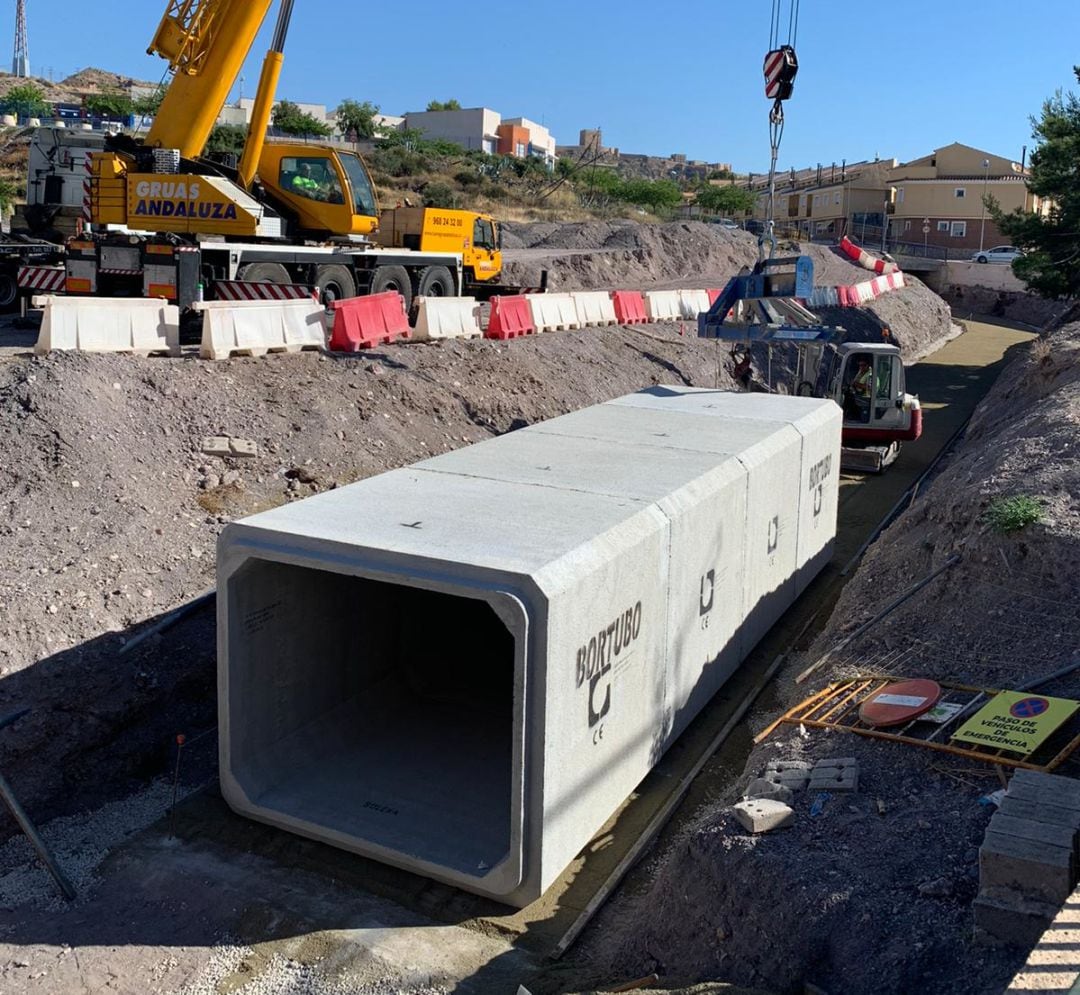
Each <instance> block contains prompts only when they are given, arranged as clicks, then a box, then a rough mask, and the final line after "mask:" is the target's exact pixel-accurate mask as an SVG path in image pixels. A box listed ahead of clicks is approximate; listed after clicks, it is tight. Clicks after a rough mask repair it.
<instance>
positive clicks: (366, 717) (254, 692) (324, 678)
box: [218, 392, 840, 905]
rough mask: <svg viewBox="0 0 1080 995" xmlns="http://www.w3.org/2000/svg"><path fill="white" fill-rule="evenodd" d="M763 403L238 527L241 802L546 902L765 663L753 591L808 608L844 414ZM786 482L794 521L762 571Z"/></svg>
mask: <svg viewBox="0 0 1080 995" xmlns="http://www.w3.org/2000/svg"><path fill="white" fill-rule="evenodd" d="M636 396H637V397H639V398H641V395H636ZM737 400H738V399H737ZM741 400H742V401H743V402H745V404H746V405H747V406H746V407H745V408H743V407H742V405H741V404H736V407H737V408H739V409H740V410H742V413H743V416H742V417H731V418H721V417H717V416H716V415H715V413H713V412H711V411H710V412H701V411H698V412H695V411H693V410H690V409H691V408H692V404H691V403H689V402H688V401H686V400H685V399H683V398H682V396H681V395H680V394H679V393H677V392H675V393H672V394H671V395H670V396H668V397H664V396H659V395H651V396H646V397H645V398H642V403H641V404H634V403H632V402H633V398H629V399H621V401H620V402H613V403H609V404H604V405H600V406H598V407H595V408H591V409H588V410H587V411H584V412H578V413H576V414H574V415H568V416H566V417H564V418H559V419H554V420H552V421H550V422H545V423H543V424H541V425H537V426H533V427H531V428H528V429H523V430H521V431H518V432H514V433H511V434H509V435H506V436H502V437H500V438H498V439H494V440H491V441H488V442H485V443H482V444H479V445H476V446H473V447H470V448H468V449H464V450H459V451H458V452H455V453H449V454H446V455H445V456H441V457H437V458H435V459H432V460H428V461H426V462H424V463H422V464H419V465H417V466H415V467H411V468H409V469H404V470H397V471H393V472H391V473H387V474H383V475H381V476H379V477H375V478H372V479H369V480H366V481H363V482H361V483H359V484H354V485H352V486H351V487H347V488H342V489H340V490H337V491H333V492H330V493H327V494H323V495H319V496H317V497H314V498H310V499H308V500H306V501H302V502H298V503H296V504H292V505H289V506H287V507H283V508H278V509H274V510H273V511H269V512H265V513H263V514H261V515H257V516H255V517H253V518H250V519H247V520H245V521H243V522H239V523H235V524H232V525H230V526H228V527H227V528H226V530H225V532H224V533H223V535H222V537H221V540H220V542H219V558H218V582H219V592H220V594H219V601H218V611H219V619H218V621H219V629H218V638H219V647H218V649H219V700H220V702H221V705H220V727H221V771H222V774H221V777H222V789H223V792H224V795H225V797H226V799H227V800H228V802H229V804H230V805H232V807H233V808H234V809H236V810H237V811H238V812H240V813H241V814H244V815H247V816H250V817H252V818H256V819H259V820H261V821H265V822H268V823H271V824H274V825H277V826H280V827H282V828H284V829H288V830H290V831H293V832H297V833H300V834H301V835H305V836H308V837H311V838H314V839H318V840H322V841H324V842H328V843H331V844H333V845H336V846H340V847H342V848H345V849H348V850H352V851H354V852H357V853H361V854H364V855H367V856H370V857H373V858H375V859H378V860H382V861H385V862H387V863H390V864H394V865H396V866H400V867H404V868H406V869H409V870H412V871H416V872H418V873H421V874H425V875H428V876H430V877H433V878H436V879H438V880H441V881H446V882H449V883H451V884H454V885H458V886H460V887H462V888H465V889H467V890H469V891H473V892H476V893H479V894H482V895H487V896H490V897H493V898H496V899H498V900H501V901H504V902H508V903H511V904H516V905H525V904H528V903H529V902H531V901H533V900H535V899H536V898H537V897H539V896H540V894H542V893H543V891H544V890H545V889H546V888H547V886H548V885H549V884H550V883H551V882H552V881H553V880H554V879H555V878H556V877H557V876H558V875H559V874H560V873H561V872H562V870H563V869H564V868H565V866H566V865H567V864H568V863H569V862H570V861H571V860H572V859H573V858H574V856H575V855H576V854H577V853H578V852H579V851H580V849H581V848H582V847H583V846H584V845H585V844H586V843H587V842H588V840H589V839H590V838H591V837H592V836H593V835H594V834H595V832H596V831H597V830H598V829H599V828H600V826H602V825H603V823H604V822H605V821H606V820H607V819H608V818H609V817H610V815H611V813H612V812H613V811H614V810H615V809H616V808H617V807H618V806H619V805H620V804H621V803H622V801H623V800H624V799H625V798H626V796H627V795H628V794H630V793H631V792H632V791H633V789H634V788H635V787H636V785H637V784H638V783H639V782H640V781H641V779H642V778H643V777H644V776H645V774H646V773H647V772H648V771H649V769H650V768H651V767H652V766H653V765H654V764H655V763H656V761H657V759H658V758H659V757H660V756H661V754H662V753H663V752H664V750H665V749H666V748H667V747H668V746H669V745H670V743H671V742H672V740H673V739H674V737H675V736H676V735H677V734H678V732H679V731H680V730H681V729H682V728H684V727H685V725H686V723H687V722H689V720H690V718H692V717H693V714H695V712H696V710H697V709H698V708H699V707H700V705H701V704H702V703H704V701H705V700H707V697H708V696H709V695H710V694H711V693H712V692H713V691H715V689H716V688H718V687H719V686H720V685H721V684H722V683H723V681H724V680H725V679H726V677H727V676H728V675H729V674H730V673H731V671H732V670H733V669H734V668H735V667H737V666H738V663H739V662H740V661H741V660H742V659H743V658H744V657H745V655H746V653H747V652H748V651H749V650H750V649H751V648H752V646H753V642H754V641H755V640H756V638H757V636H758V635H759V634H760V631H762V630H761V629H760V619H761V613H760V608H759V605H757V604H751V603H750V602H749V601H748V600H747V591H748V590H749V589H753V590H755V591H759V590H761V585H760V583H749V582H748V581H749V580H752V579H754V578H757V577H759V576H760V577H761V578H765V579H766V580H767V581H768V582H769V583H771V584H772V587H771V588H769V590H767V591H762V592H761V599H762V600H763V601H767V602H769V611H770V613H771V612H772V611H775V610H777V607H778V606H779V605H780V602H781V600H782V599H788V600H790V599H791V598H793V597H794V591H795V578H796V577H797V576H798V574H799V571H800V567H801V566H802V564H801V562H800V560H799V552H798V551H799V549H800V548H803V547H801V546H800V544H799V542H798V530H799V527H800V522H801V521H802V518H801V516H800V514H799V513H798V507H799V505H800V497H801V495H802V493H803V492H804V491H805V487H804V486H803V483H804V482H805V479H808V477H809V473H810V470H811V469H812V468H811V467H810V466H808V465H806V458H807V457H806V455H805V454H806V453H809V452H811V451H812V450H813V447H812V446H809V445H808V444H807V440H808V439H809V438H810V436H811V435H812V434H813V432H812V430H811V428H810V425H811V423H812V421H813V418H814V413H815V411H820V410H825V411H828V412H829V417H826V418H824V419H821V420H820V422H819V423H818V424H817V426H816V429H815V430H816V431H817V432H818V433H820V434H821V435H822V436H823V438H822V439H821V440H820V441H819V444H820V445H821V446H828V447H831V449H832V451H833V452H834V455H835V460H836V461H837V462H838V460H839V450H840V416H839V409H835V411H836V418H835V419H833V418H832V416H831V412H832V409H834V408H835V405H832V404H831V402H823V401H815V400H811V399H794V400H796V401H797V404H798V408H797V409H796V408H787V409H786V410H787V411H789V412H794V414H781V413H780V408H781V407H783V404H781V405H779V406H777V407H776V408H775V409H767V408H760V407H755V408H753V410H751V407H752V405H755V404H760V399H758V398H756V397H754V398H751V397H750V396H749V395H742V397H741ZM764 400H765V401H766V402H768V401H769V400H773V399H772V398H765V399H764ZM782 400H783V401H784V402H786V401H787V400H789V399H782ZM645 401H648V403H645ZM680 408H681V409H682V410H669V409H680ZM767 411H768V412H771V413H772V415H773V417H770V418H763V417H761V415H762V413H763V412H767ZM800 422H802V423H804V424H803V426H802V428H799V427H797V425H798V423H800ZM825 436H828V437H829V438H824V437H825ZM785 466H786V471H785V469H784V467H785ZM766 471H767V472H768V485H767V487H768V488H771V489H773V490H775V491H777V492H779V494H781V495H784V497H782V498H777V499H776V505H778V504H779V503H780V502H781V501H784V500H786V501H787V502H789V503H791V504H792V507H791V508H788V509H787V511H786V515H787V518H786V519H785V522H786V526H785V528H786V531H784V532H783V533H780V532H777V533H776V535H777V536H778V537H779V538H780V541H781V542H782V543H783V544H784V545H785V549H784V551H783V555H782V556H780V555H774V556H773V563H772V564H767V565H765V566H762V565H761V564H760V562H759V561H760V560H761V559H762V558H763V557H764V558H766V559H768V558H769V557H768V553H767V546H766V548H765V549H762V543H763V542H764V543H766V544H767V543H768V541H770V540H769V534H770V533H769V529H768V522H767V521H766V520H765V518H764V517H763V515H764V512H760V513H759V511H758V509H756V508H755V507H753V504H752V502H755V501H756V502H763V503H765V504H767V505H768V508H773V507H775V506H776V505H773V504H768V500H769V495H766V494H763V493H760V492H759V488H758V485H757V483H756V480H755V476H756V475H759V474H764V473H765V472H766ZM789 478H790V480H789ZM792 482H793V483H792ZM832 525H833V528H835V516H834V519H833V523H832ZM762 531H763V534H762V535H758V534H757V533H758V532H762ZM830 541H831V540H830ZM808 548H809V547H808ZM774 553H776V554H779V550H776V551H774ZM777 591H779V592H782V593H781V594H780V595H776V593H775V592H777ZM779 610H782V607H781V608H780V609H779Z"/></svg>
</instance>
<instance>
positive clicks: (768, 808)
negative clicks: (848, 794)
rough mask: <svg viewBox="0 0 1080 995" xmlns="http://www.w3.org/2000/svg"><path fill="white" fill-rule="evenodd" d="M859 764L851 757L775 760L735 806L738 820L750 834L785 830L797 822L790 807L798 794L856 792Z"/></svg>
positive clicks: (751, 784) (751, 783) (734, 810)
mask: <svg viewBox="0 0 1080 995" xmlns="http://www.w3.org/2000/svg"><path fill="white" fill-rule="evenodd" d="M858 787H859V764H858V761H856V760H855V759H853V758H851V757H843V758H840V759H831V760H819V761H818V762H817V763H814V764H811V763H808V762H807V761H805V760H776V761H773V762H772V763H770V764H768V765H767V766H766V768H765V774H764V775H763V776H762V777H758V778H755V779H754V780H752V781H751V782H750V784H749V785H747V788H746V792H745V794H744V795H743V799H742V801H741V802H739V803H738V804H737V805H735V806H734V807H733V812H734V813H735V818H736V819H738V821H739V822H740V824H741V825H742V826H743V828H744V829H745V830H746V831H747V832H750V833H754V834H757V833H766V832H769V830H771V829H784V828H786V827H787V826H790V825H791V824H792V823H793V822H794V821H795V812H794V810H793V809H792V808H791V805H792V803H793V802H794V799H795V793H796V792H797V791H810V792H812V793H815V794H816V793H819V792H822V791H857V790H858Z"/></svg>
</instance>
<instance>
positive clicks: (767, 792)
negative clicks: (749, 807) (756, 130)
mask: <svg viewBox="0 0 1080 995" xmlns="http://www.w3.org/2000/svg"><path fill="white" fill-rule="evenodd" d="M748 799H765V800H768V801H773V802H783V803H784V804H785V805H790V804H791V803H792V802H793V801H794V800H795V792H794V791H792V790H791V788H786V787H784V785H782V784H774V783H773V782H772V781H769V780H766V779H765V778H764V777H756V778H754V780H752V781H751V782H750V783H749V784H748V785H747V786H746V790H745V791H744V792H743V800H744V801H746V800H748Z"/></svg>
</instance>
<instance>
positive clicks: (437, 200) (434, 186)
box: [424, 182, 457, 207]
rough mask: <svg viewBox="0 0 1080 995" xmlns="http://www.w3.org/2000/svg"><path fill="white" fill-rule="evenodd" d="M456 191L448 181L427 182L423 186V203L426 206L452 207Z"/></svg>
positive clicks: (455, 199)
mask: <svg viewBox="0 0 1080 995" xmlns="http://www.w3.org/2000/svg"><path fill="white" fill-rule="evenodd" d="M456 202H457V192H456V191H455V190H454V188H453V187H452V186H450V185H449V184H448V183H439V182H435V183H429V184H428V185H427V186H426V187H424V204H425V206H427V207H453V206H454V205H455V203H456Z"/></svg>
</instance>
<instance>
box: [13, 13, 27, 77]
mask: <svg viewBox="0 0 1080 995" xmlns="http://www.w3.org/2000/svg"><path fill="white" fill-rule="evenodd" d="M11 74H12V75H13V76H21V77H23V78H25V77H27V76H29V75H30V39H29V37H28V35H27V33H26V0H15V58H14V59H13V60H12V63H11Z"/></svg>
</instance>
